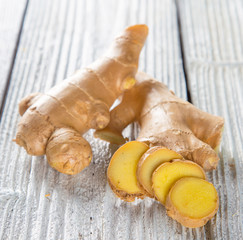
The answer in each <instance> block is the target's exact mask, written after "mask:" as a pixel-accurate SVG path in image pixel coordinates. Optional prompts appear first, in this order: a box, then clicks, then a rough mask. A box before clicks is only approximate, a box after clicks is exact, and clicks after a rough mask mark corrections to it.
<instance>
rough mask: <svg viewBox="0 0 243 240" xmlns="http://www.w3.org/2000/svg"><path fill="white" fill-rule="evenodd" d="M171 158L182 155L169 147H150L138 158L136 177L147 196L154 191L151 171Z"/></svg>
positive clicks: (152, 195)
mask: <svg viewBox="0 0 243 240" xmlns="http://www.w3.org/2000/svg"><path fill="white" fill-rule="evenodd" d="M173 159H182V156H181V155H180V154H178V153H176V152H174V151H172V150H170V149H167V148H162V147H152V148H150V149H149V150H148V151H146V152H145V153H144V154H143V156H142V157H141V158H140V160H139V162H138V166H137V179H138V182H139V183H140V184H141V185H142V187H143V188H144V189H145V191H146V195H147V196H149V197H154V191H153V189H152V175H153V172H154V171H155V170H156V169H157V167H158V166H160V165H161V164H162V163H165V162H169V161H171V160H173Z"/></svg>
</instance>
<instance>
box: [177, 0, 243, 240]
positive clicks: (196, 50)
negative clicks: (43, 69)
mask: <svg viewBox="0 0 243 240" xmlns="http://www.w3.org/2000/svg"><path fill="white" fill-rule="evenodd" d="M178 3H179V12H180V21H181V26H182V37H183V49H184V54H185V65H186V70H187V76H188V79H187V80H188V83H189V88H190V93H191V97H192V102H193V103H194V104H195V105H196V106H198V107H199V108H201V109H203V110H205V111H207V112H210V113H212V114H216V115H220V116H223V117H224V119H225V128H224V134H223V141H222V146H221V149H220V164H219V167H218V169H217V171H214V172H213V173H212V174H210V175H209V179H210V180H211V181H213V183H214V185H215V186H216V188H217V190H218V193H219V197H220V208H219V212H218V214H217V217H216V218H215V220H214V223H215V224H213V225H211V226H210V231H211V234H212V235H211V237H212V239H216V238H217V239H242V238H243V235H242V230H243V215H242V213H243V185H242V184H243V161H242V160H243V148H242V143H243V126H242V123H243V105H242V103H243V96H242V93H243V81H242V80H243V45H242V40H243V36H242V33H243V28H242V22H243V2H242V1H238V0H233V1H225V0H224V1H218V0H213V1H205V0H200V1H197V2H195V1H186V0H185V1H178Z"/></svg>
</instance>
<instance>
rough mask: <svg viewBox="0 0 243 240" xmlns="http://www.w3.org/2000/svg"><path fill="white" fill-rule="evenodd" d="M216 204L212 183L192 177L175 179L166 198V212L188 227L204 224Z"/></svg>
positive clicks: (214, 212) (216, 197)
mask: <svg viewBox="0 0 243 240" xmlns="http://www.w3.org/2000/svg"><path fill="white" fill-rule="evenodd" d="M218 206H219V200H218V193H217V191H216V189H215V187H214V186H213V184H211V183H209V182H207V181H206V180H204V179H200V178H194V177H185V178H181V179H180V180H179V181H177V182H176V183H175V184H174V185H173V187H172V188H171V190H170V192H169V194H168V196H167V199H166V209H167V214H168V215H169V216H170V217H172V218H173V219H175V220H176V221H178V222H179V223H181V224H182V225H183V226H185V227H190V228H196V227H201V226H203V225H205V224H206V223H207V221H208V220H210V219H211V218H212V217H213V216H214V215H215V214H216V212H217V210H218Z"/></svg>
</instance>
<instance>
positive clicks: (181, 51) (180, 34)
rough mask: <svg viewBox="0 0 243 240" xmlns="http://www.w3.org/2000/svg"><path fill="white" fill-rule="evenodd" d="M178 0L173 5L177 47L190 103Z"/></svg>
mask: <svg viewBox="0 0 243 240" xmlns="http://www.w3.org/2000/svg"><path fill="white" fill-rule="evenodd" d="M178 4H179V3H178V0H175V7H176V18H177V25H178V34H179V36H178V38H179V47H180V53H181V59H182V69H183V73H184V77H185V83H186V91H187V101H188V102H190V103H192V98H191V92H190V88H189V83H188V82H189V80H188V74H187V71H186V59H185V55H186V54H185V49H184V43H183V35H182V28H181V16H180V8H179V6H178Z"/></svg>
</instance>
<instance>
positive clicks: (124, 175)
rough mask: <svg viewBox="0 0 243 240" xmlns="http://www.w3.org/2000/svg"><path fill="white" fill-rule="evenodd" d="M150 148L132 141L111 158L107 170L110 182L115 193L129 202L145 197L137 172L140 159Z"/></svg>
mask: <svg viewBox="0 0 243 240" xmlns="http://www.w3.org/2000/svg"><path fill="white" fill-rule="evenodd" d="M148 148H149V147H148V145H147V144H145V143H142V142H138V141H131V142H128V143H126V144H124V145H123V146H121V147H120V148H119V149H118V150H117V151H116V152H115V153H114V155H113V157H112V158H111V161H110V164H109V166H108V170H107V178H108V182H109V184H110V186H111V189H112V190H113V192H114V193H115V194H116V195H117V196H118V197H119V198H121V199H123V200H125V201H127V202H132V201H134V200H135V198H136V197H138V198H143V197H144V191H143V189H142V188H141V187H140V186H139V184H138V182H137V177H136V170H137V164H138V161H139V159H140V158H141V157H142V155H143V154H144V153H145V152H146V151H147V150H148Z"/></svg>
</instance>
